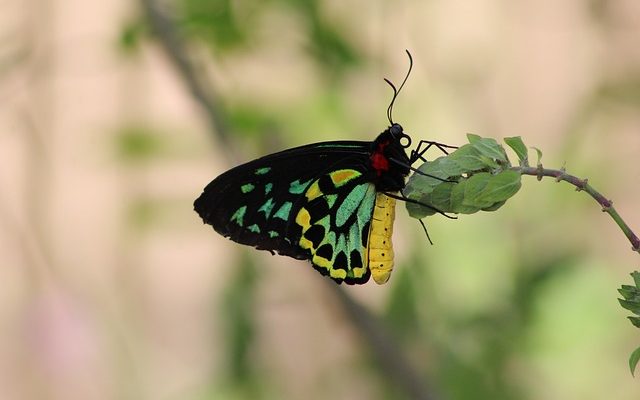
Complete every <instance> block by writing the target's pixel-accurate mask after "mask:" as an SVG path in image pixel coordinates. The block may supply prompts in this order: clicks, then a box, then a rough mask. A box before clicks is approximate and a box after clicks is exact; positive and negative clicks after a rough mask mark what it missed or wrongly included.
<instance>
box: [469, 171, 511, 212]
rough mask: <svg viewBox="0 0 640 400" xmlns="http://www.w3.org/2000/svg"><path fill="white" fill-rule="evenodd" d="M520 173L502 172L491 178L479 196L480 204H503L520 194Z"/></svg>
mask: <svg viewBox="0 0 640 400" xmlns="http://www.w3.org/2000/svg"><path fill="white" fill-rule="evenodd" d="M521 185H522V184H521V182H520V173H518V172H516V171H511V170H508V171H502V172H500V173H498V174H496V175H492V176H490V178H489V180H488V182H487V185H486V186H485V188H484V189H483V190H482V192H481V193H480V194H479V195H478V196H477V199H476V201H477V202H478V203H491V204H495V203H498V202H502V201H505V200H507V199H508V198H510V197H511V196H513V195H514V194H516V193H518V190H520V187H521Z"/></svg>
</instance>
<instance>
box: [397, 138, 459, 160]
mask: <svg viewBox="0 0 640 400" xmlns="http://www.w3.org/2000/svg"><path fill="white" fill-rule="evenodd" d="M423 145H426V146H425V148H423V149H422V148H421V147H422V146H423ZM433 146H435V147H437V148H438V149H439V150H440V151H442V152H443V153H444V154H449V152H448V151H447V150H446V149H457V148H458V147H456V146H449V145H447V144H444V143H439V142H434V141H431V140H421V141H420V143H418V146H416V148H415V150H411V156H410V158H409V159H410V160H411V164H413V163H415V162H416V161H418V160H422V161H424V162H426V161H427V160H426V159H425V158H424V153H426V152H427V150H429V149H430V148H431V147H433Z"/></svg>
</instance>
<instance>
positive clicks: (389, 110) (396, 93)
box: [384, 78, 398, 125]
mask: <svg viewBox="0 0 640 400" xmlns="http://www.w3.org/2000/svg"><path fill="white" fill-rule="evenodd" d="M384 81H385V82H387V83H388V84H389V86H391V89H393V97H392V98H391V103H389V107H387V119H388V120H389V123H390V124H391V125H393V119H392V118H391V111H393V103H394V102H395V101H396V97H398V89H396V87H395V86H394V85H393V83H391V81H390V80H388V79H387V78H384Z"/></svg>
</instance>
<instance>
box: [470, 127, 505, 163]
mask: <svg viewBox="0 0 640 400" xmlns="http://www.w3.org/2000/svg"><path fill="white" fill-rule="evenodd" d="M467 139H469V143H471V145H472V146H473V147H474V148H475V149H476V150H478V151H479V152H480V154H482V155H484V156H487V157H489V158H491V159H493V160H498V161H502V162H507V161H508V160H507V156H506V154H505V153H504V149H503V148H502V146H500V145H499V144H498V142H496V140H495V139H492V138H483V137H480V136H478V135H473V134H471V133H469V134H467Z"/></svg>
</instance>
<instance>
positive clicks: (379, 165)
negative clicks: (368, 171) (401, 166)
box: [371, 141, 389, 176]
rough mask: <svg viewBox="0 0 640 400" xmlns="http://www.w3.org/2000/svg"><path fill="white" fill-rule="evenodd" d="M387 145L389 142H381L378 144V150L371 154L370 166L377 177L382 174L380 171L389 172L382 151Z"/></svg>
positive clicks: (387, 162)
mask: <svg viewBox="0 0 640 400" xmlns="http://www.w3.org/2000/svg"><path fill="white" fill-rule="evenodd" d="M387 145H389V142H388V141H387V142H382V143H380V144H378V148H377V149H376V150H375V151H374V152H373V154H371V166H372V167H373V169H375V170H376V173H377V174H378V176H380V174H381V173H382V171H388V170H389V160H387V157H386V156H385V155H384V149H385V147H387Z"/></svg>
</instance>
